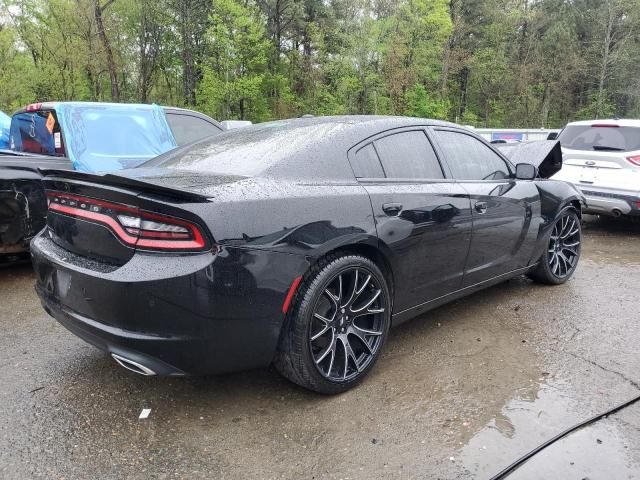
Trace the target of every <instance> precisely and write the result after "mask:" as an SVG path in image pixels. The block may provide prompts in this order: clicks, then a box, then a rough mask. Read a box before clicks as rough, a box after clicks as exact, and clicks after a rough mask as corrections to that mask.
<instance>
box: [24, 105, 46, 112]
mask: <svg viewBox="0 0 640 480" xmlns="http://www.w3.org/2000/svg"><path fill="white" fill-rule="evenodd" d="M41 108H42V104H41V103H30V104H29V105H27V107H26V108H25V110H26V111H27V112H36V111H38V110H40V109H41Z"/></svg>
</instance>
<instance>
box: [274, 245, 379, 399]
mask: <svg viewBox="0 0 640 480" xmlns="http://www.w3.org/2000/svg"><path fill="white" fill-rule="evenodd" d="M390 305H391V302H390V295H389V288H388V286H387V282H386V280H385V278H384V275H383V274H382V272H381V271H380V269H379V268H378V267H377V266H376V265H375V264H374V263H373V262H372V261H371V260H369V259H368V258H365V257H362V256H359V255H351V254H346V255H329V256H327V257H325V258H323V259H322V260H320V261H319V262H318V264H317V265H315V266H314V267H313V268H312V269H311V270H310V271H309V272H308V273H307V274H306V275H305V277H304V278H303V281H302V283H301V284H300V287H299V289H298V292H297V294H296V297H295V299H294V303H293V304H292V306H291V308H290V309H289V313H288V315H287V318H286V321H285V325H284V329H283V332H282V335H281V338H280V344H279V347H278V352H277V354H276V358H275V362H274V363H275V366H276V368H277V369H278V371H279V372H280V373H281V374H282V375H283V376H285V377H286V378H288V379H289V380H291V381H292V382H294V383H297V384H298V385H301V386H302V387H305V388H308V389H309V390H313V391H315V392H318V393H323V394H336V393H340V392H344V391H346V390H348V389H350V388H352V387H353V386H355V385H356V384H358V383H359V382H360V381H361V380H362V379H363V378H364V377H365V376H366V375H367V373H368V372H369V371H370V370H371V368H372V367H373V365H374V364H375V362H376V360H377V359H378V357H379V356H380V352H381V350H382V347H383V345H384V343H385V341H386V339H387V335H388V332H389V326H390V323H391V308H390Z"/></svg>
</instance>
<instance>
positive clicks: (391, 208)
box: [382, 203, 402, 217]
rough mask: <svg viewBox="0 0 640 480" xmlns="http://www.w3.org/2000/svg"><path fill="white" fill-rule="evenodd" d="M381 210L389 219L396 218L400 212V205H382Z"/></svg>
mask: <svg viewBox="0 0 640 480" xmlns="http://www.w3.org/2000/svg"><path fill="white" fill-rule="evenodd" d="M382 210H383V211H384V213H386V214H387V215H389V216H390V217H397V216H398V215H399V214H400V212H401V211H402V204H401V203H383V204H382Z"/></svg>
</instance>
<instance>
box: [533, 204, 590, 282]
mask: <svg viewBox="0 0 640 480" xmlns="http://www.w3.org/2000/svg"><path fill="white" fill-rule="evenodd" d="M581 246H582V227H581V225H580V218H579V217H578V214H577V213H576V211H575V210H574V209H573V208H572V207H567V208H565V209H564V210H562V211H561V212H560V214H559V215H558V218H557V219H556V220H555V222H554V225H553V227H552V228H551V230H550V232H549V234H548V236H547V242H546V248H545V251H544V253H543V254H542V256H541V257H540V260H539V261H538V265H537V266H536V267H535V268H534V269H533V270H531V271H529V273H527V276H528V277H529V278H530V279H532V280H534V281H536V282H538V283H543V284H546V285H560V284H562V283H565V282H566V281H567V280H569V279H570V278H571V277H572V276H573V274H574V272H575V270H576V267H577V266H578V261H579V260H580V250H581Z"/></svg>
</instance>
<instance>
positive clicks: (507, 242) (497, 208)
mask: <svg viewBox="0 0 640 480" xmlns="http://www.w3.org/2000/svg"><path fill="white" fill-rule="evenodd" d="M434 134H435V138H436V142H437V146H438V148H439V151H440V152H441V153H442V156H443V157H444V159H445V161H446V162H447V165H448V167H449V169H450V170H451V172H452V175H453V178H454V179H455V180H456V181H457V182H458V185H460V186H462V187H463V188H464V189H465V190H466V191H467V192H468V193H469V196H470V200H471V208H472V211H473V235H472V239H471V247H470V249H469V256H468V258H467V263H466V266H465V273H464V280H463V287H467V286H471V285H475V284H477V283H480V282H483V281H485V280H488V279H491V278H493V277H496V276H499V275H502V274H505V273H508V272H511V271H513V270H516V269H518V268H521V267H525V266H526V265H527V264H528V262H529V260H530V258H531V255H532V254H533V249H534V247H535V239H536V235H537V228H538V223H539V219H540V213H539V212H540V197H539V192H538V189H537V187H536V186H535V183H534V182H533V181H517V180H516V179H515V176H514V175H513V167H512V166H511V165H510V164H509V162H508V161H507V160H506V159H505V158H503V157H502V156H500V155H499V154H498V153H497V152H496V151H494V150H493V149H492V148H491V147H490V146H489V145H488V144H486V143H485V142H484V141H482V140H481V139H479V138H477V137H476V136H475V135H472V134H471V133H468V132H465V131H463V130H457V129H450V128H434ZM534 217H535V221H534Z"/></svg>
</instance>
